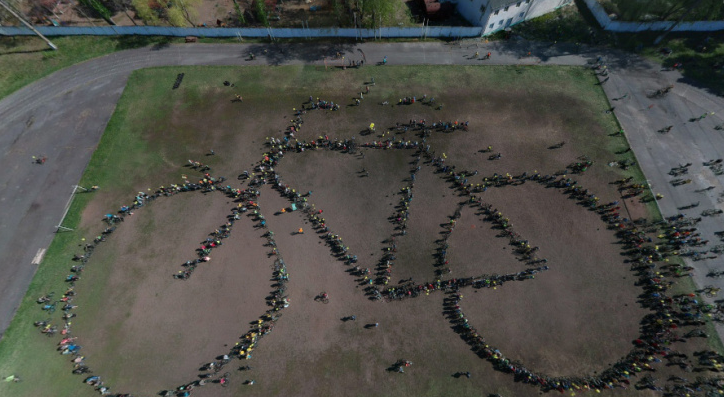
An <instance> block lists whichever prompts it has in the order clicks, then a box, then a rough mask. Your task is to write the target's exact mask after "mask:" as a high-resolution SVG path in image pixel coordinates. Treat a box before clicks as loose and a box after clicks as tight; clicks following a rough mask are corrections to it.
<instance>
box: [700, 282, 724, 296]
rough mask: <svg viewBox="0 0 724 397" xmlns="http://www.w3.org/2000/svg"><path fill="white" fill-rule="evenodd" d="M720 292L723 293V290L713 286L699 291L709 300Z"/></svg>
mask: <svg viewBox="0 0 724 397" xmlns="http://www.w3.org/2000/svg"><path fill="white" fill-rule="evenodd" d="M719 291H721V288H717V287H714V286H711V285H707V286H706V287H704V288H702V289H700V290H699V292H701V293H702V294H704V296H707V297H709V298H713V297H715V296H716V295H717V294H718V293H719Z"/></svg>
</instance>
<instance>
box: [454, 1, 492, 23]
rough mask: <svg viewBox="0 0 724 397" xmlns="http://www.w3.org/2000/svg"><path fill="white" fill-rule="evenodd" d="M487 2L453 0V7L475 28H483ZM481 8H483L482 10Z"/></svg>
mask: <svg viewBox="0 0 724 397" xmlns="http://www.w3.org/2000/svg"><path fill="white" fill-rule="evenodd" d="M488 1H489V0H455V2H454V3H455V7H456V8H457V11H458V12H459V13H460V15H462V16H463V18H465V19H466V20H467V21H468V22H470V23H471V24H473V25H475V26H483V22H485V21H487V14H488V13H489V12H490V10H488V7H487V5H488ZM483 7H485V8H484V9H483Z"/></svg>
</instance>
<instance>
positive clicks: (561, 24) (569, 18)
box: [513, 0, 724, 95]
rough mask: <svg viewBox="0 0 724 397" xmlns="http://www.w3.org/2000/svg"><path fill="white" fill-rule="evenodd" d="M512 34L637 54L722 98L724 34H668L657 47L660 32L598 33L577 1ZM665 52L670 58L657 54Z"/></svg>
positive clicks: (586, 9) (591, 20)
mask: <svg viewBox="0 0 724 397" xmlns="http://www.w3.org/2000/svg"><path fill="white" fill-rule="evenodd" d="M513 31H514V32H515V33H517V34H520V35H521V36H523V37H525V38H527V39H529V40H538V41H551V42H558V43H564V42H567V43H577V44H585V45H592V46H599V47H608V48H615V49H621V50H625V51H630V52H633V53H638V54H640V55H643V56H644V57H647V58H649V59H651V60H654V61H656V62H658V63H660V64H661V66H662V67H667V68H668V67H672V66H673V65H674V64H682V67H681V68H680V69H679V70H680V72H681V73H682V74H683V75H684V77H687V78H690V79H691V80H693V81H694V82H695V84H697V85H700V86H702V87H704V88H707V89H709V90H711V91H712V92H713V93H715V94H717V95H724V33H723V32H690V33H675V32H672V33H671V34H668V35H667V36H666V37H665V38H664V39H663V40H662V41H661V42H660V43H658V44H654V41H655V40H656V39H657V38H658V37H659V36H661V35H662V34H663V33H664V32H650V31H647V32H638V33H613V32H607V31H604V30H603V29H601V27H600V26H599V25H598V22H596V20H595V18H594V17H593V15H592V14H591V12H590V11H589V10H588V7H586V5H585V4H584V3H583V1H581V0H576V1H575V3H574V5H572V6H569V7H563V8H560V9H558V10H557V11H555V12H552V13H550V14H546V15H544V16H542V17H539V18H536V19H532V20H530V21H527V22H524V23H521V24H519V25H516V26H515V27H514V28H513ZM663 48H669V49H671V50H672V53H671V55H669V56H666V55H663V54H662V53H661V52H660V50H661V49H663Z"/></svg>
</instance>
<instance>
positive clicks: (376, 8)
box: [357, 0, 401, 28]
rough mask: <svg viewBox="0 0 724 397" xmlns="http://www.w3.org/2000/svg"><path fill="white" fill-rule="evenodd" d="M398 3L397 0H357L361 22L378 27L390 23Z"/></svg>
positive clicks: (367, 26)
mask: <svg viewBox="0 0 724 397" xmlns="http://www.w3.org/2000/svg"><path fill="white" fill-rule="evenodd" d="M398 4H401V3H398V2H396V1H395V0H357V11H358V12H359V18H360V24H361V25H362V26H364V27H366V28H377V27H380V26H384V25H385V24H389V23H390V22H392V20H393V19H394V17H395V12H396V11H397V6H398Z"/></svg>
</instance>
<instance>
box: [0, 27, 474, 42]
mask: <svg viewBox="0 0 724 397" xmlns="http://www.w3.org/2000/svg"><path fill="white" fill-rule="evenodd" d="M36 29H38V30H39V31H40V33H42V34H44V35H46V36H117V35H139V36H176V37H185V36H197V37H269V36H272V37H274V38H278V39H281V38H284V39H287V38H313V37H348V38H365V39H367V38H395V37H401V38H415V37H451V38H463V37H480V36H482V34H483V28H482V27H467V26H426V27H424V28H423V27H415V28H380V29H353V28H343V29H342V28H320V29H295V28H270V29H267V28H238V29H237V28H176V27H166V26H100V27H93V26H87V27H86V26H84V27H68V26H59V27H55V26H38V27H36ZM33 34H34V33H33V32H32V31H31V30H30V29H28V28H26V27H16V26H0V36H29V35H33Z"/></svg>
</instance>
